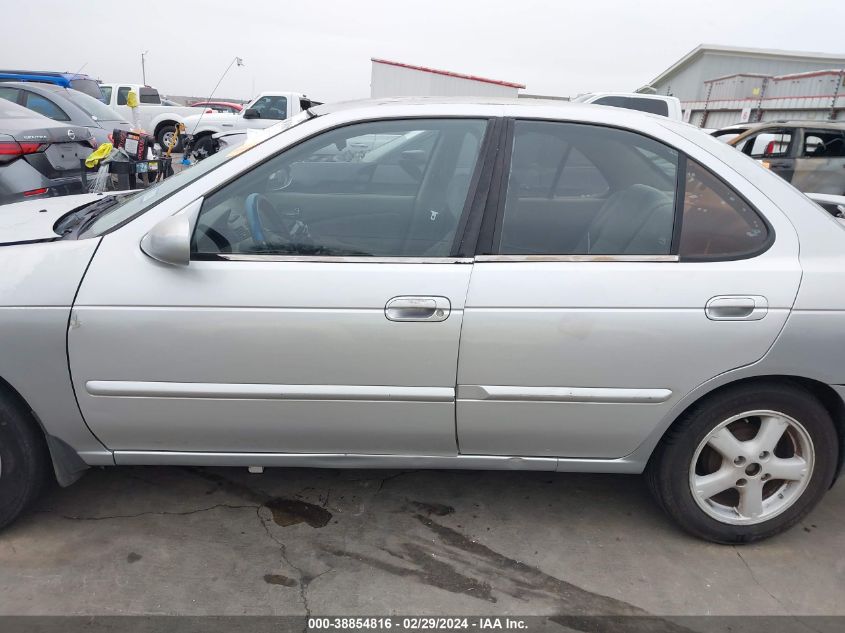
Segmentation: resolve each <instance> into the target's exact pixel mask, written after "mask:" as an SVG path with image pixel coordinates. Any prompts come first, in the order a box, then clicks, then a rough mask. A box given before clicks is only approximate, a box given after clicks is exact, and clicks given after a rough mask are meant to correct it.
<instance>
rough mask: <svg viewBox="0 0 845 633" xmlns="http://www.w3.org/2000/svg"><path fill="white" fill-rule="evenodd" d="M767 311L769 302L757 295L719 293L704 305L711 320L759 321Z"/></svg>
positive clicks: (705, 311)
mask: <svg viewBox="0 0 845 633" xmlns="http://www.w3.org/2000/svg"><path fill="white" fill-rule="evenodd" d="M768 312H769V302H768V301H767V300H766V297H761V296H759V295H721V296H718V297H713V298H712V299H710V301H708V302H707V305H706V306H705V307H704V313H705V314H706V315H707V318H708V319H710V320H711V321H759V320H760V319H762V318H763V317H764V316H766V314H767V313H768Z"/></svg>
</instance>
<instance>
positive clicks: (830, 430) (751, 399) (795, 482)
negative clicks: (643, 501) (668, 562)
mask: <svg viewBox="0 0 845 633" xmlns="http://www.w3.org/2000/svg"><path fill="white" fill-rule="evenodd" d="M764 425H765V426H764ZM781 429H783V430H782V431H781ZM778 433H780V435H779V434H778ZM769 438H773V439H772V440H771V441H769ZM772 442H773V443H772ZM838 446H839V438H838V436H837V433H836V428H835V426H834V423H833V420H832V419H831V417H830V414H829V413H828V411H827V410H826V409H825V408H824V407H823V406H822V405H821V403H820V402H819V401H818V400H817V399H816V398H815V396H813V394H812V393H810V392H809V391H807V390H806V389H804V388H803V387H802V386H801V385H799V384H797V383H793V382H791V381H782V382H771V383H764V384H759V383H757V384H748V385H739V386H736V387H729V388H727V389H725V390H724V391H721V392H719V393H718V394H715V395H714V396H712V397H709V398H706V399H705V400H702V401H701V402H700V403H698V404H696V405H694V406H693V407H692V408H691V409H690V410H689V411H688V412H686V413H685V414H684V416H683V417H682V418H681V419H679V420H678V421H677V422H676V423H675V425H674V426H673V427H672V428H670V429H669V431H668V432H667V433H666V435H665V436H664V438H663V439H662V440H661V442H660V444H659V445H658V447H657V449H656V450H655V452H654V454H653V455H652V458H651V460H650V461H649V465H648V467H647V469H646V481H647V483H648V486H649V488H650V489H651V492H652V494H653V495H654V498H655V499H656V500H657V503H658V504H659V505H660V507H661V508H663V510H664V511H665V512H666V513H667V514H668V515H669V516H670V517H672V519H674V520H675V521H676V522H677V523H678V524H679V525H680V526H681V527H682V528H683V529H684V530H686V531H687V532H689V533H690V534H693V535H695V536H697V537H699V538H702V539H705V540H708V541H713V542H716V543H728V544H736V543H750V542H752V541H758V540H761V539H764V538H768V537H770V536H774V535H775V534H779V533H780V532H783V531H785V530H787V529H789V528H790V527H792V526H793V525H795V524H796V523H797V522H798V521H800V520H801V519H802V518H804V517H805V516H806V515H807V513H809V512H810V510H812V509H813V507H815V505H816V504H817V503H818V502H819V501H820V500H821V498H822V497H823V496H824V494H825V492H826V491H827V489H828V488H830V485H831V483H832V482H833V478H834V475H835V472H836V465H837V460H838V448H837V447H838ZM717 447H718V448H717ZM781 476H783V477H784V478H783V479H782V478H781ZM722 488H724V490H722ZM714 491H715V492H714ZM711 493H712V494H711ZM755 493H756V494H755Z"/></svg>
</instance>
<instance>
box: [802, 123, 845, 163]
mask: <svg viewBox="0 0 845 633" xmlns="http://www.w3.org/2000/svg"><path fill="white" fill-rule="evenodd" d="M801 155H802V156H804V157H805V158H842V157H843V156H845V132H839V131H837V130H807V131H805V132H804V151H803V152H802V154H801Z"/></svg>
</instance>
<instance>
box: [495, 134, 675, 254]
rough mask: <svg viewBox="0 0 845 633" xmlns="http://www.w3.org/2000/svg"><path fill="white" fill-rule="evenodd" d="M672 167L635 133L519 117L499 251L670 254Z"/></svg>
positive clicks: (665, 152)
mask: <svg viewBox="0 0 845 633" xmlns="http://www.w3.org/2000/svg"><path fill="white" fill-rule="evenodd" d="M677 165H678V153H677V152H676V151H675V150H673V149H671V148H669V147H666V146H665V145H663V144H661V143H658V142H657V141H654V140H652V139H650V138H647V137H645V136H641V135H639V134H635V133H633V132H627V131H624V130H618V129H614V128H607V127H601V126H595V125H582V124H573V123H554V122H545V121H517V122H516V128H515V134H514V144H513V153H512V158H511V169H510V175H509V177H508V189H507V196H506V199H505V209H504V216H503V220H502V226H501V234H500V241H499V248H498V252H499V253H502V254H512V255H588V254H602V255H665V254H668V253H669V252H670V249H671V244H672V227H673V224H674V203H675V184H676V175H677Z"/></svg>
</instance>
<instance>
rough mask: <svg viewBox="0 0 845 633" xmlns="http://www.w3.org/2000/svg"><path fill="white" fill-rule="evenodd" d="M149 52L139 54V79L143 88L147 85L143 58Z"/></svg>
mask: <svg viewBox="0 0 845 633" xmlns="http://www.w3.org/2000/svg"><path fill="white" fill-rule="evenodd" d="M149 52H150V51H144V52H143V53H141V78H142V81H143V83H144V85H145V86H146V85H147V69H146V67H145V66H144V56H145V55H146V54H147V53H149Z"/></svg>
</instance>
